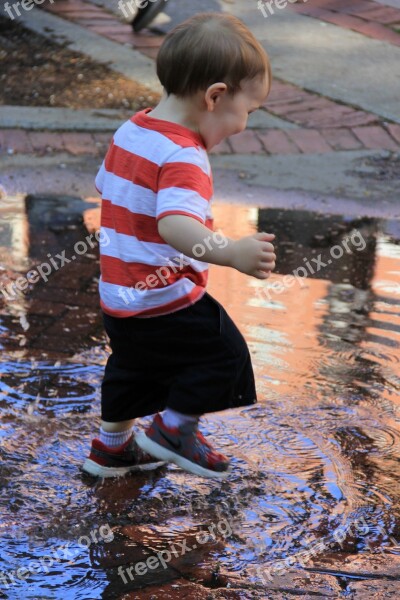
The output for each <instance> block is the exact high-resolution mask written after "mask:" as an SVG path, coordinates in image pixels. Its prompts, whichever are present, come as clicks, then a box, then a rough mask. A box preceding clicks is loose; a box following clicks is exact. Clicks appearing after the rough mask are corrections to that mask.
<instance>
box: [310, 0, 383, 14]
mask: <svg viewBox="0 0 400 600" xmlns="http://www.w3.org/2000/svg"><path fill="white" fill-rule="evenodd" d="M315 3H317V4H318V5H319V4H321V5H323V6H326V8H328V9H329V10H334V11H336V12H348V10H349V8H350V9H355V8H358V9H359V10H362V9H363V8H364V9H365V7H367V10H369V9H370V8H371V7H372V8H373V7H374V6H376V4H375V2H368V1H367V0H351V2H349V0H330V1H328V2H324V1H323V0H313V4H315Z"/></svg>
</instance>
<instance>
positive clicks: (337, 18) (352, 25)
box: [324, 12, 365, 31]
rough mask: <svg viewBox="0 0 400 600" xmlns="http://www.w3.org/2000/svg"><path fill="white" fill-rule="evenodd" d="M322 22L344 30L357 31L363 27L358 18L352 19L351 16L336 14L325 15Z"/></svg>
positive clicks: (361, 21)
mask: <svg viewBox="0 0 400 600" xmlns="http://www.w3.org/2000/svg"><path fill="white" fill-rule="evenodd" d="M324 21H327V22H328V23H332V24H333V25H339V26H340V27H344V28H345V29H355V30H356V31H358V28H360V27H362V26H363V25H365V21H364V20H363V19H360V18H359V17H353V16H352V15H349V14H346V13H338V12H331V13H330V14H328V15H325V16H324Z"/></svg>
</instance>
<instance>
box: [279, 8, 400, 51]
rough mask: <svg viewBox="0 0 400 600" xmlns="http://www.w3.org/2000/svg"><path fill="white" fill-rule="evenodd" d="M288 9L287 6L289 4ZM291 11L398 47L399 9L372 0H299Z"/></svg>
mask: <svg viewBox="0 0 400 600" xmlns="http://www.w3.org/2000/svg"><path fill="white" fill-rule="evenodd" d="M288 8H289V6H288ZM290 10H293V11H295V12H297V13H301V14H303V15H307V16H308V17H313V18H315V19H319V20H320V21H324V22H326V23H332V24H333V25H338V26H339V27H343V28H344V29H351V30H352V31H357V32H358V33H361V34H363V35H366V36H368V37H371V38H373V39H375V40H381V41H383V42H389V43H390V44H393V45H395V46H400V9H398V8H392V7H391V6H382V4H378V3H377V2H373V1H372V0H351V1H349V0H311V1H309V2H307V3H305V2H304V0H300V1H299V0H298V2H297V3H296V4H291V5H290Z"/></svg>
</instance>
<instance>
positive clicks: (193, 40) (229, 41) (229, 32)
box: [157, 13, 272, 97]
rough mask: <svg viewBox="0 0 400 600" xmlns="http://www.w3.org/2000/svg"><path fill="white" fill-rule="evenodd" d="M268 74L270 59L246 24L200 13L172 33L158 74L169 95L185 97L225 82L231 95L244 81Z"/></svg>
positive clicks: (161, 53) (162, 50) (163, 47)
mask: <svg viewBox="0 0 400 600" xmlns="http://www.w3.org/2000/svg"><path fill="white" fill-rule="evenodd" d="M267 73H268V77H269V81H270V82H271V77H272V76H271V66H270V62H269V58H268V55H267V53H266V52H265V50H264V48H263V47H262V46H261V44H260V42H258V41H257V39H256V38H255V37H254V35H253V34H252V33H251V31H250V30H249V29H248V28H247V27H246V26H245V25H244V23H243V22H242V21H240V20H239V19H237V18H236V17H234V16H232V15H227V14H220V13H200V14H198V15H195V16H194V17H191V18H190V19H187V20H186V21H183V23H180V24H179V25H177V26H176V27H175V28H174V29H173V30H172V31H170V32H169V33H168V34H167V36H166V37H165V40H164V42H163V43H162V45H161V48H160V50H159V52H158V56H157V75H158V77H159V79H160V82H161V84H162V85H163V87H164V89H165V91H166V92H167V94H168V95H169V94H174V95H176V96H180V97H185V96H191V95H193V94H195V93H196V92H197V91H199V90H206V89H207V88H208V87H209V86H210V85H212V84H213V83H216V82H219V81H221V82H223V83H225V84H226V85H227V87H228V92H229V93H230V94H235V93H236V92H237V91H239V90H240V82H241V81H243V80H251V79H253V78H255V77H257V76H265V75H266V74H267Z"/></svg>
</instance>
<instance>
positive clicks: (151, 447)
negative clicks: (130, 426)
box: [135, 431, 232, 479]
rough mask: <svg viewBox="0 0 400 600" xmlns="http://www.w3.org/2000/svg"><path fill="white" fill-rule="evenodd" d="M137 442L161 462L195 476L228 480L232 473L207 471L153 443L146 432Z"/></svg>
mask: <svg viewBox="0 0 400 600" xmlns="http://www.w3.org/2000/svg"><path fill="white" fill-rule="evenodd" d="M135 442H136V443H137V445H138V446H140V447H141V449H142V450H144V451H145V452H147V453H148V454H150V455H151V456H154V457H155V458H158V459H160V460H167V461H169V462H173V463H175V464H176V465H178V467H181V468H182V469H184V470H185V471H189V473H193V474H194V475H201V476H202V477H208V478H214V479H226V478H227V477H228V476H229V474H230V473H231V471H232V469H231V467H229V468H228V469H227V470H226V471H212V470H211V469H206V468H205V467H202V466H200V465H197V464H196V463H194V462H192V461H191V460H188V459H187V458H184V457H183V456H181V455H180V454H177V453H176V452H172V450H168V448H165V447H164V446H161V445H160V444H157V442H153V440H151V439H150V438H149V437H147V435H146V434H145V433H144V431H141V432H140V433H138V434H137V435H136V436H135Z"/></svg>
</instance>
